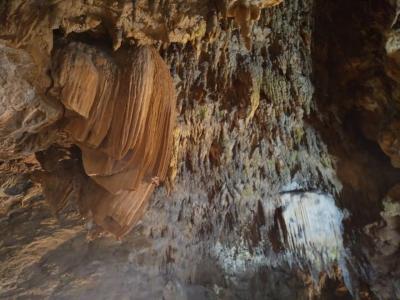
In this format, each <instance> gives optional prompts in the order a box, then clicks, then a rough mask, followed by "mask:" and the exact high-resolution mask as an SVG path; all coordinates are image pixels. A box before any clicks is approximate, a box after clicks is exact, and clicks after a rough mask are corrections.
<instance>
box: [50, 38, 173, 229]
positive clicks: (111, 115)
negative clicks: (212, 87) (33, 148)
mask: <svg viewBox="0 0 400 300" xmlns="http://www.w3.org/2000/svg"><path fill="white" fill-rule="evenodd" d="M58 61H59V64H58V67H56V68H55V74H56V75H55V78H56V89H59V91H60V95H61V101H62V103H63V104H64V105H65V107H66V108H67V109H68V110H69V113H68V114H67V119H68V124H67V125H66V131H68V132H69V133H70V134H71V136H72V139H73V140H74V141H75V142H76V143H77V145H78V146H79V147H80V149H81V151H82V160H83V165H84V169H85V172H86V174H87V175H89V176H90V177H91V179H93V180H94V181H95V182H96V184H97V185H95V186H93V187H92V191H91V192H90V193H86V195H87V197H86V196H84V197H83V198H82V201H84V202H85V201H87V202H88V203H90V204H89V205H88V208H89V211H90V212H91V213H92V215H93V218H94V220H95V221H96V223H97V224H98V225H100V226H102V227H103V228H104V229H106V230H108V231H111V232H113V233H114V234H116V235H117V236H121V235H123V234H124V233H126V232H127V231H129V229H130V228H131V227H132V226H133V225H134V224H135V223H136V221H137V220H138V217H139V216H141V215H142V213H143V211H144V208H145V207H146V204H147V202H148V199H149V197H150V195H151V194H152V192H153V190H154V186H155V185H156V184H157V183H158V181H163V180H164V179H165V177H166V174H167V169H168V166H169V162H170V158H171V148H172V129H173V127H174V120H175V98H176V97H175V92H174V85H173V81H172V78H171V75H170V73H169V70H168V68H167V66H166V64H165V63H164V61H163V60H162V58H161V57H160V56H159V54H158V52H157V51H156V50H154V49H153V48H152V47H148V46H145V47H138V48H135V49H130V50H123V49H121V50H119V51H118V52H116V53H114V54H113V55H112V56H107V55H106V54H105V53H102V52H101V51H99V50H97V49H95V48H92V47H90V46H87V45H84V44H80V43H73V44H71V45H69V46H68V47H67V48H66V49H64V50H63V51H61V52H60V53H58Z"/></svg>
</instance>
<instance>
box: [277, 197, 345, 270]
mask: <svg viewBox="0 0 400 300" xmlns="http://www.w3.org/2000/svg"><path fill="white" fill-rule="evenodd" d="M281 201H282V208H283V210H282V216H283V219H284V220H285V224H286V228H287V233H288V238H287V240H288V245H287V246H288V249H287V250H286V252H287V253H288V254H291V253H293V254H296V257H299V258H300V259H301V260H302V261H304V262H308V263H309V264H310V265H311V266H312V268H313V269H314V270H324V269H325V268H326V267H329V265H331V264H332V263H334V262H337V261H339V259H340V258H341V255H342V253H343V238H342V232H343V230H342V220H343V217H344V214H343V212H342V211H341V210H340V209H339V208H338V207H337V206H336V205H335V200H334V199H333V197H332V196H331V195H329V194H323V193H314V192H305V193H285V194H283V195H281ZM288 258H290V255H289V256H288Z"/></svg>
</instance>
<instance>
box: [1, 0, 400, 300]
mask: <svg viewBox="0 0 400 300" xmlns="http://www.w3.org/2000/svg"><path fill="white" fill-rule="evenodd" d="M278 3H280V1H250V0H249V1H206V0H202V1H180V0H176V1H145V0H140V1H136V2H131V1H119V2H112V1H83V0H82V1H71V2H70V1H47V2H42V1H21V2H20V1H6V2H4V3H2V4H0V16H1V19H0V23H1V25H2V26H1V27H0V39H2V40H4V44H6V45H7V47H12V48H15V49H18V50H14V51H21V52H22V51H23V52H24V53H25V52H26V53H29V54H30V55H31V57H32V61H33V62H34V64H35V65H36V66H37V68H38V71H37V72H38V73H37V76H36V78H35V81H34V82H33V83H31V84H32V85H34V88H35V89H36V90H38V91H39V90H40V91H43V97H44V98H47V99H43V100H44V101H46V100H49V101H52V103H54V104H55V103H58V101H60V100H61V97H60V94H59V93H57V91H56V90H55V89H54V86H53V81H52V76H54V75H52V73H51V72H49V71H50V69H51V67H52V65H53V64H54V60H55V56H54V54H55V53H56V52H57V50H58V49H60V48H63V47H65V45H68V44H69V45H72V43H74V42H80V43H84V44H86V45H89V47H94V48H96V49H100V50H101V49H106V50H107V51H113V50H117V49H126V48H129V47H134V46H137V44H146V45H148V44H152V45H153V46H155V47H157V49H158V50H159V52H160V54H161V56H162V57H163V59H164V61H165V62H166V63H167V64H168V66H169V67H170V71H171V75H172V76H173V79H174V83H175V88H176V91H177V95H178V97H177V105H176V110H177V114H178V116H177V120H176V122H177V125H176V128H175V130H174V137H173V154H172V159H171V163H170V168H169V172H168V176H167V181H166V184H165V185H164V186H161V187H160V188H158V189H157V190H156V191H155V194H154V196H153V199H152V203H151V205H150V208H149V210H148V211H147V212H146V214H145V216H144V218H143V219H142V221H141V223H140V224H139V225H138V226H137V227H136V228H135V229H134V230H133V231H132V232H131V233H130V234H129V235H128V236H127V237H126V238H125V239H124V240H123V241H115V240H113V239H111V238H109V237H102V238H99V239H95V240H93V241H90V242H89V241H87V237H86V235H87V231H88V229H89V236H88V237H89V239H91V238H92V237H93V236H94V235H95V234H93V223H92V221H91V220H90V219H89V220H85V221H87V222H86V226H85V227H86V228H85V227H84V226H83V223H84V222H83V220H82V219H81V218H80V216H79V214H78V213H77V209H76V208H75V205H76V202H77V201H76V199H75V198H76V197H75V196H76V195H77V194H78V195H79V193H80V192H81V190H80V189H81V187H82V185H85V180H87V177H86V175H85V173H84V171H83V167H82V160H81V153H80V151H78V149H76V148H75V147H70V146H69V145H68V144H69V143H70V142H71V140H68V138H65V137H63V138H62V142H61V141H58V144H57V145H53V146H52V147H50V148H49V149H47V150H46V151H43V152H37V153H36V155H35V157H36V159H37V161H36V159H35V158H34V157H32V156H29V157H28V158H25V159H23V160H12V161H8V162H4V163H2V165H1V172H0V183H1V191H2V193H1V195H0V196H1V200H0V201H1V202H0V204H1V210H0V213H1V216H2V217H1V219H0V222H2V224H1V226H0V228H1V242H0V245H1V246H0V251H1V256H0V262H1V263H0V278H1V280H0V282H1V283H0V297H3V298H22V299H24V298H25V299H31V298H53V299H54V298H55V299H70V298H80V299H93V298H96V299H162V298H163V299H313V298H321V299H351V298H352V297H354V298H357V297H359V298H361V299H375V298H376V297H377V298H381V299H395V298H396V297H398V294H397V293H398V282H397V280H398V279H397V278H398V261H397V260H398V258H397V257H398V255H397V254H398V241H397V239H398V238H399V235H398V227H397V226H398V225H397V224H398V223H397V222H398V207H397V204H396V203H397V202H396V201H397V200H398V199H397V198H396V197H397V194H396V189H394V190H391V191H390V193H388V191H389V189H391V188H392V187H393V186H395V185H396V184H397V183H398V181H399V179H400V176H399V171H398V170H396V169H395V168H394V167H396V166H397V159H398V158H397V157H396V156H397V155H398V153H397V150H396V149H397V142H396V137H397V135H398V132H397V128H398V127H397V126H396V114H390V118H387V116H388V112H389V111H391V109H393V107H395V108H396V107H397V106H396V105H395V104H396V95H398V92H397V83H396V78H397V80H398V76H397V75H396V74H397V73H396V72H398V71H397V65H396V53H397V48H396V47H397V46H396V45H397V42H396V23H397V21H395V22H393V24H392V23H391V21H392V20H391V19H390V18H389V17H388V15H390V16H393V17H394V18H395V17H396V7H395V6H393V5H394V3H384V2H383V1H382V2H380V3H377V2H373V1H372V0H371V1H362V0H355V1H344V0H343V1H342V0H340V1H323V0H316V1H315V2H313V1H312V0H290V1H289V0H288V1H285V2H283V3H281V4H280V5H278V6H276V7H274V8H267V7H269V6H272V5H275V4H278ZM39 8H40V10H39ZM38 12H40V13H38ZM313 24H315V25H314V27H313V26H312V25H313ZM338 24H339V25H338ZM341 24H344V25H343V26H342V25H341ZM390 30H392V31H390ZM389 31H390V32H389ZM387 32H389V33H390V34H388V35H385V33H387ZM312 50H313V51H312ZM21 55H22V54H21ZM386 58H387V60H386ZM383 61H385V64H383V63H382V62H383ZM2 67H3V66H0V68H2ZM313 72H314V75H313ZM393 78H394V79H393ZM312 79H314V83H312ZM314 87H315V88H316V93H314ZM40 103H41V102H40ZM394 111H397V108H396V109H395V110H394ZM383 125H385V126H383ZM60 126H61V125H60ZM58 128H60V127H58ZM57 135H62V134H61V133H57ZM326 144H327V146H328V147H327V146H326ZM378 145H380V147H381V148H382V150H383V151H381V150H380V148H379V146H378ZM1 150H3V149H1ZM37 150H38V149H36V148H35V149H34V150H33V151H31V152H36V151H37ZM27 152H28V151H27ZM31 152H30V153H31ZM384 153H386V154H387V155H388V156H390V158H391V161H392V164H391V163H390V161H389V159H388V158H387V157H386V156H385V154H384ZM332 154H333V155H334V156H335V159H333V158H332ZM335 161H336V162H337V163H336V164H334V162H335ZM393 166H394V167H393ZM28 175H31V179H28ZM337 177H338V178H339V179H340V181H339V179H338V178H337ZM45 183H47V185H46V184H45ZM40 184H41V185H40ZM42 189H43V191H42ZM43 193H44V194H45V195H46V198H47V199H46V202H45V201H44V197H43ZM3 194H4V195H3ZM58 195H66V196H65V197H63V198H62V199H60V198H57V196H58ZM385 195H387V197H386V198H385ZM383 199H384V200H383ZM60 201H61V202H62V203H65V204H66V205H67V207H66V208H65V210H64V211H57V209H56V208H57V207H58V203H59V202H60ZM48 204H50V207H53V210H54V211H56V212H57V218H58V219H59V220H56V219H55V217H54V216H52V215H51V214H50V213H49V211H50V210H49V209H48V208H47V207H46V206H47V205H48ZM366 207H367V208H368V209H365V208H366ZM382 224H383V225H382ZM396 247H397V248H396ZM376 249H379V250H380V251H375V250H376ZM351 293H352V294H353V296H351ZM374 293H375V295H374Z"/></svg>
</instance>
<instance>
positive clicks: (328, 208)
mask: <svg viewBox="0 0 400 300" xmlns="http://www.w3.org/2000/svg"><path fill="white" fill-rule="evenodd" d="M278 207H280V208H281V212H282V218H283V220H284V223H285V227H286V229H285V230H282V228H281V226H280V227H279V234H280V236H281V238H280V239H281V241H282V243H283V244H284V250H283V251H280V252H279V253H276V252H274V251H272V250H271V251H269V252H268V251H267V252H268V253H266V252H265V251H263V250H262V246H260V247H258V248H256V249H252V251H251V252H250V251H249V249H248V247H247V246H246V243H245V242H242V243H238V244H239V246H235V247H227V246H225V245H222V244H221V243H217V244H216V246H215V248H214V250H215V252H214V253H215V255H216V257H217V258H218V261H219V262H220V264H221V266H222V267H223V268H224V269H225V271H226V272H227V273H228V274H232V275H233V274H236V275H237V274H240V273H245V272H248V271H250V270H251V269H253V268H257V267H260V266H271V267H276V266H279V265H286V264H289V265H291V266H293V267H294V266H296V267H300V268H303V269H305V270H308V271H310V272H311V274H312V275H313V277H314V278H315V280H317V278H318V274H319V273H320V272H323V271H326V272H328V273H330V271H331V270H332V266H333V265H335V264H337V265H339V268H340V269H341V271H342V274H343V275H344V276H345V277H347V269H346V264H345V250H344V247H343V237H342V234H343V228H342V220H343V218H344V213H343V212H342V210H341V209H339V208H338V207H337V206H336V205H335V201H334V198H333V197H332V196H331V195H330V194H326V193H320V192H283V193H282V194H281V195H280V201H278V203H277V204H276V206H275V207H272V205H271V208H270V211H268V208H264V209H265V210H266V211H265V215H266V218H270V219H272V218H273V215H274V211H275V210H276V209H277V208H278ZM265 230H269V229H268V228H265ZM285 231H286V233H284V232H285ZM283 235H286V238H285V237H284V236H283ZM264 236H266V235H264ZM285 240H286V242H284V241H285ZM345 280H346V282H347V283H348V278H345Z"/></svg>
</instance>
